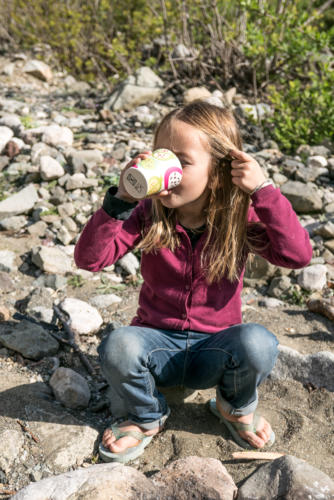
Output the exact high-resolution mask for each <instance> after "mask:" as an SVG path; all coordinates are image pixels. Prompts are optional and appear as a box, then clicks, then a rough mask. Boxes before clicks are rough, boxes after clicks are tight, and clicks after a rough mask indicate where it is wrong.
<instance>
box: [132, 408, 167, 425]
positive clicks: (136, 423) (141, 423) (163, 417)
mask: <svg viewBox="0 0 334 500" xmlns="http://www.w3.org/2000/svg"><path fill="white" fill-rule="evenodd" d="M169 415H170V409H169V408H167V411H166V413H165V415H163V416H162V417H161V418H159V419H158V420H154V421H153V422H139V421H137V422H136V421H135V420H134V419H131V418H129V421H130V422H131V423H133V424H135V425H138V426H139V427H140V428H141V429H145V430H146V431H150V430H151V429H156V428H157V427H163V425H164V424H165V422H166V420H167V418H168V417H169Z"/></svg>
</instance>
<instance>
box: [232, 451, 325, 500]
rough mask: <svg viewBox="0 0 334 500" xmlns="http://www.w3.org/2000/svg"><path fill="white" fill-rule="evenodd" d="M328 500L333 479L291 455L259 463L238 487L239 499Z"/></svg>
mask: <svg viewBox="0 0 334 500" xmlns="http://www.w3.org/2000/svg"><path fill="white" fill-rule="evenodd" d="M276 498H277V499H278V498H282V499H283V498H284V499H285V500H298V499H300V500H302V499H305V500H306V499H309V500H317V499H320V498H321V499H322V500H331V499H332V498H334V481H332V479H331V478H330V477H328V476H327V475H326V474H324V473H323V472H321V471H320V470H319V469H316V468H315V467H312V466H311V465H309V464H308V463H306V462H304V460H301V459H299V458H296V457H293V456H291V455H286V456H284V457H280V458H277V459H276V460H274V461H273V462H271V463H268V464H266V465H262V467H260V468H259V469H258V470H256V471H255V472H254V474H252V475H251V477H249V478H248V479H246V481H245V482H244V483H243V484H242V486H241V487H240V488H239V490H238V500H269V499H276Z"/></svg>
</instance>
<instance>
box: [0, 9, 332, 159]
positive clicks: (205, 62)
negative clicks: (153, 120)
mask: <svg viewBox="0 0 334 500" xmlns="http://www.w3.org/2000/svg"><path fill="white" fill-rule="evenodd" d="M333 19H334V8H333V6H331V4H329V3H328V2H327V1H326V0H314V1H312V2H310V1H309V0H284V1H283V0H182V1H181V0H127V1H126V2H125V0H117V1H116V0H94V1H93V0H85V1H83V0H73V1H72V2H67V1H65V0H54V1H53V2H49V1H48V0H8V1H7V2H6V3H5V2H3V3H2V4H0V28H1V27H2V29H3V31H5V32H6V33H8V36H9V37H11V39H12V40H15V42H16V43H17V44H18V45H20V46H22V48H29V47H32V46H34V45H36V44H40V43H42V44H43V43H44V44H48V45H49V46H50V47H51V49H52V53H53V54H56V57H57V60H58V64H59V67H62V68H66V69H68V70H69V71H70V72H71V73H72V74H74V75H75V76H77V77H79V78H82V79H85V80H87V81H91V82H92V81H94V80H95V79H100V80H103V81H104V82H105V84H106V85H108V86H111V85H113V84H114V83H116V82H117V81H119V79H121V78H123V77H124V76H126V75H128V74H130V73H132V72H133V71H134V70H135V69H136V68H137V67H138V66H140V65H142V64H143V63H144V64H146V65H151V66H152V67H155V68H156V69H157V68H158V69H159V71H160V72H163V71H169V72H172V73H173V75H174V77H175V78H178V79H179V80H180V81H181V82H182V83H185V84H189V85H193V84H196V83H206V84H209V85H212V86H213V87H217V86H218V87H221V88H222V89H225V88H228V87H230V86H237V87H238V90H239V91H241V92H243V93H247V94H248V95H249V97H250V99H251V100H253V103H256V102H259V101H260V100H261V101H263V100H264V101H267V102H268V103H271V104H272V105H273V107H274V115H273V117H271V118H270V119H269V120H268V122H267V124H266V126H267V129H268V131H269V132H270V134H271V135H272V137H273V138H274V139H275V140H277V141H278V142H279V144H280V146H281V147H282V148H284V149H287V150H291V149H292V148H294V147H295V146H296V145H297V144H299V143H300V142H308V143H311V144H313V143H317V142H321V141H322V140H323V139H324V138H326V137H332V136H333V135H334V134H333V119H332V116H333V113H332V110H333V105H332V102H331V101H332V100H331V98H330V92H331V88H333V71H334V61H333V53H332V48H333V45H334V27H333ZM157 37H159V38H160V50H159V51H158V52H154V51H153V50H151V51H150V50H146V52H145V53H146V56H145V57H147V58H146V60H145V61H143V50H142V49H143V47H144V46H147V47H151V48H152V47H153V44H152V41H153V40H154V39H156V38H157ZM161 40H162V42H161ZM179 43H183V44H184V45H186V47H187V48H188V49H190V57H189V58H186V60H184V59H183V60H175V59H173V58H172V57H171V54H172V51H173V48H174V47H175V46H176V45H177V44H179ZM326 109H327V113H326ZM327 115H331V116H327Z"/></svg>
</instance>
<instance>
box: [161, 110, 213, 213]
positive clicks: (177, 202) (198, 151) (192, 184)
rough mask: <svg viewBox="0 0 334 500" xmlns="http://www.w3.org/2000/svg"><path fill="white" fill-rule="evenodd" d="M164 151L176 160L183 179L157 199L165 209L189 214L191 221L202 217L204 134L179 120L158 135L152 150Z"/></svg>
mask: <svg viewBox="0 0 334 500" xmlns="http://www.w3.org/2000/svg"><path fill="white" fill-rule="evenodd" d="M158 148H167V149H169V150H171V151H173V153H175V154H176V156H177V157H178V158H179V160H180V162H181V164H182V168H183V177H182V181H181V183H180V184H179V185H178V186H176V187H175V188H173V189H172V190H171V191H170V192H169V194H164V193H166V192H164V193H163V194H162V195H159V196H158V198H159V199H160V201H161V203H162V204H163V205H164V206H165V207H168V208H175V209H177V211H178V212H179V213H182V209H185V210H187V212H189V210H191V212H192V213H193V215H194V218H195V217H196V216H197V215H200V214H202V213H203V208H204V207H205V204H206V199H207V195H208V192H209V190H208V181H209V173H210V167H211V153H210V150H209V144H208V139H207V137H206V135H205V134H204V132H202V131H201V130H198V129H197V128H195V127H193V126H192V125H189V124H188V123H185V122H182V121H180V120H174V121H173V122H172V123H171V125H170V126H167V127H165V128H164V129H163V130H161V131H160V132H159V134H158V137H157V140H156V144H155V149H158Z"/></svg>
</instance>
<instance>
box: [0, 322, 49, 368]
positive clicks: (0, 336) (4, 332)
mask: <svg viewBox="0 0 334 500" xmlns="http://www.w3.org/2000/svg"><path fill="white" fill-rule="evenodd" d="M0 343H2V344H3V345H4V346H5V347H7V348H8V349H12V350H13V351H16V352H19V353H21V354H22V356H23V357H25V358H28V359H35V360H39V359H42V358H43V357H44V356H52V355H53V354H56V352H57V351H58V349H59V344H58V342H57V340H55V339H54V338H53V337H52V335H50V333H49V332H47V331H46V330H45V329H44V328H42V327H41V326H40V325H37V324H36V323H32V322H31V321H27V320H23V321H21V322H20V323H17V324H15V325H6V324H5V325H4V326H1V328H0Z"/></svg>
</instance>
